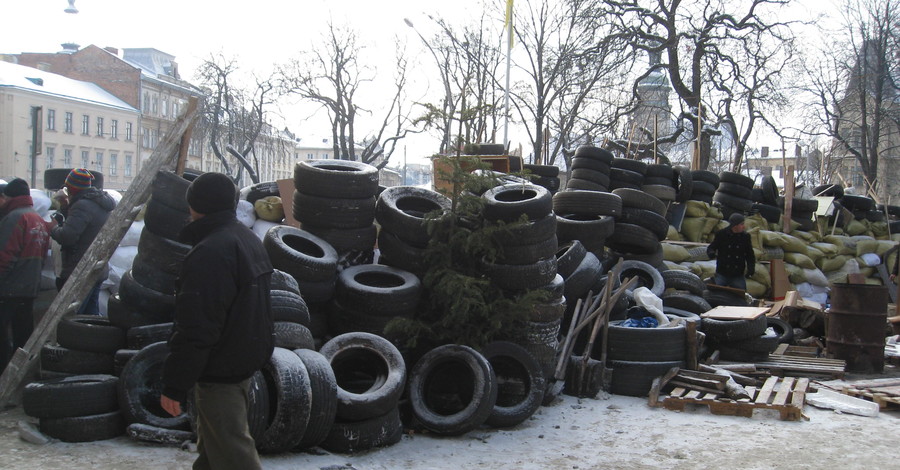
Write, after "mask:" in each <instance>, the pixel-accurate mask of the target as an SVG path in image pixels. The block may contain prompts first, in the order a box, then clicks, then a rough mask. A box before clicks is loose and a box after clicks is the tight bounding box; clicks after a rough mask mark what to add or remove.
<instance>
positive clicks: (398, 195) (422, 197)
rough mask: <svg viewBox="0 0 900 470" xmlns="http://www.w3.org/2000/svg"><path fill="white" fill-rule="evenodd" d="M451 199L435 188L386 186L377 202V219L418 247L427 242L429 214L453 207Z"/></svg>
mask: <svg viewBox="0 0 900 470" xmlns="http://www.w3.org/2000/svg"><path fill="white" fill-rule="evenodd" d="M450 204H451V202H450V199H449V198H447V197H446V196H444V195H443V194H440V193H438V192H435V191H431V190H429V189H424V188H418V187H414V186H395V187H392V188H387V189H385V190H384V191H382V193H381V195H379V196H378V201H377V202H376V203H375V220H377V221H378V223H379V224H380V225H381V228H382V230H387V231H389V232H391V233H393V234H395V235H397V237H399V238H400V239H401V240H403V241H405V242H407V243H409V244H411V245H414V246H419V247H425V246H427V245H428V240H430V239H431V236H430V235H429V234H428V227H427V226H426V218H427V216H429V214H431V216H432V217H434V216H437V217H441V215H440V214H446V213H447V212H448V211H449V210H450Z"/></svg>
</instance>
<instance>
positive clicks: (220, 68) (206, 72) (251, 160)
mask: <svg viewBox="0 0 900 470" xmlns="http://www.w3.org/2000/svg"><path fill="white" fill-rule="evenodd" d="M238 75H239V67H238V64H237V62H236V60H235V59H231V58H226V57H224V56H223V55H221V54H220V55H218V56H210V58H209V59H207V60H205V61H204V62H203V63H202V64H201V65H200V68H199V70H198V72H197V78H198V79H199V80H200V86H201V87H202V88H204V89H205V90H206V94H207V99H206V101H205V102H204V103H203V108H202V116H203V117H204V119H203V120H201V122H200V125H199V128H198V131H199V132H200V133H201V134H202V135H205V136H206V139H207V140H208V141H209V144H210V147H211V148H212V151H213V153H214V154H215V156H216V158H217V159H218V160H219V162H221V164H222V167H223V169H224V172H225V173H226V174H228V175H230V176H231V177H232V178H233V179H234V180H235V181H240V179H241V174H242V172H243V170H246V171H247V174H248V176H249V177H250V180H251V181H252V182H253V183H258V182H259V160H258V158H256V156H255V155H254V146H256V145H257V144H258V142H259V141H260V136H261V135H262V134H263V133H264V132H265V130H266V129H267V128H269V126H268V124H267V123H266V109H267V107H268V106H270V105H271V104H272V103H273V101H272V98H273V95H274V94H275V86H274V84H273V83H272V82H271V81H269V80H259V79H256V82H255V85H254V86H253V87H252V89H244V88H243V87H241V86H240V85H239V84H238V81H239V79H238ZM269 143H271V142H269ZM229 155H230V156H231V157H230V158H229ZM234 161H236V162H237V166H236V167H235V168H233V167H232V163H233V162H234Z"/></svg>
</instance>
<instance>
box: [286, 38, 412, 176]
mask: <svg viewBox="0 0 900 470" xmlns="http://www.w3.org/2000/svg"><path fill="white" fill-rule="evenodd" d="M363 51H364V47H363V46H362V45H361V44H360V42H359V38H358V37H357V34H356V33H355V32H353V31H351V30H349V29H343V28H339V27H337V26H335V25H334V24H333V23H329V24H328V30H327V32H326V33H325V36H324V37H323V41H322V43H321V44H319V45H318V46H316V47H313V48H312V50H310V51H308V52H306V53H304V54H303V55H302V57H301V58H300V59H295V60H292V61H290V62H289V63H288V64H287V65H285V66H284V67H282V68H281V70H280V72H279V74H278V76H279V80H280V82H281V88H282V90H284V91H285V92H286V93H289V94H295V95H297V96H299V97H300V98H301V99H302V100H305V101H309V102H312V103H315V104H317V105H319V106H321V107H322V108H324V109H325V110H326V111H327V113H328V118H329V120H330V124H331V132H332V143H333V146H334V157H335V158H338V159H342V160H353V161H361V162H363V163H368V164H372V165H375V166H377V167H378V168H383V167H384V166H385V165H387V163H388V161H389V159H390V157H391V155H392V154H393V153H394V151H395V150H396V148H397V143H398V142H399V141H400V140H402V139H403V138H405V137H406V136H407V135H408V134H410V133H414V132H420V130H417V129H415V127H414V125H413V123H412V122H411V120H410V118H409V110H408V109H407V108H406V97H405V90H406V85H407V78H406V72H407V71H406V67H407V61H406V59H405V58H404V56H403V55H404V51H403V50H402V48H400V47H399V46H398V47H397V57H396V62H395V63H394V64H393V67H394V80H393V84H392V87H391V88H390V91H389V92H388V93H387V94H385V93H379V95H378V99H382V100H383V101H381V102H376V103H375V104H376V105H377V109H378V110H379V112H380V113H382V114H381V116H382V117H381V118H376V119H374V120H373V123H374V124H367V125H363V124H364V123H361V122H360V119H361V118H363V117H364V116H366V115H373V114H374V111H373V110H372V109H369V108H366V107H363V105H361V104H360V102H361V100H362V98H361V97H360V96H359V94H361V90H362V89H363V85H365V84H369V83H371V82H373V81H374V79H375V71H374V69H373V68H371V67H370V66H368V65H365V64H363V63H361V62H360V57H363ZM361 127H362V128H363V131H362V135H361V136H360V135H358V133H359V130H360V128H361Z"/></svg>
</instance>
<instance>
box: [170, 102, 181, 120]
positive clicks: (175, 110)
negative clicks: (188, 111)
mask: <svg viewBox="0 0 900 470" xmlns="http://www.w3.org/2000/svg"><path fill="white" fill-rule="evenodd" d="M180 107H181V106H179V103H178V101H175V102H174V103H172V117H173V118H175V117H178V110H179V109H178V108H180Z"/></svg>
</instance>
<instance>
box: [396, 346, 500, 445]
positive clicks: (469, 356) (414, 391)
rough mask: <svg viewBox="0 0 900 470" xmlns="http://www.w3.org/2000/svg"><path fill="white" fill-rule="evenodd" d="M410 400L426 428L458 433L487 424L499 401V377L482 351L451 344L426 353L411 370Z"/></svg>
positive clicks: (451, 433) (450, 433) (446, 433)
mask: <svg viewBox="0 0 900 470" xmlns="http://www.w3.org/2000/svg"><path fill="white" fill-rule="evenodd" d="M409 402H410V404H411V405H412V410H413V414H414V415H415V417H416V418H417V419H418V420H419V422H420V423H421V424H422V426H424V427H425V428H426V429H428V430H430V431H432V432H434V433H437V434H441V435H449V436H458V435H461V434H465V433H467V432H469V431H472V430H474V429H476V428H478V426H481V425H482V424H483V423H485V422H486V421H487V419H488V417H489V416H490V415H491V412H492V411H493V409H494V405H495V404H496V403H497V377H496V375H495V374H494V370H493V368H492V367H491V364H490V362H488V360H487V359H485V357H484V356H482V355H481V354H480V353H479V352H478V351H476V350H474V349H472V348H470V347H468V346H463V345H458V344H447V345H443V346H438V347H437V348H434V349H432V350H431V351H429V352H427V353H425V355H424V356H422V357H421V358H420V359H419V360H418V362H416V365H415V366H414V367H413V369H412V372H411V373H410V383H409Z"/></svg>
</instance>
